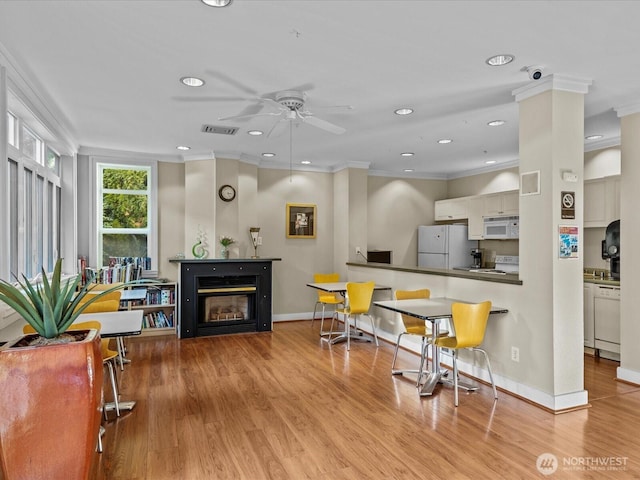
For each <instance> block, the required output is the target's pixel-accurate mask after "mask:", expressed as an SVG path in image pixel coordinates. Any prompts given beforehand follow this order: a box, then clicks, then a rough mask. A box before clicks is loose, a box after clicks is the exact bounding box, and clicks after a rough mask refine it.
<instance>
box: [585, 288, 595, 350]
mask: <svg viewBox="0 0 640 480" xmlns="http://www.w3.org/2000/svg"><path fill="white" fill-rule="evenodd" d="M593 287H595V285H594V284H593V283H585V284H584V346H585V347H589V348H595V333H594V330H595V319H594V317H593Z"/></svg>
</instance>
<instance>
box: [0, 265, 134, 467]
mask: <svg viewBox="0 0 640 480" xmlns="http://www.w3.org/2000/svg"><path fill="white" fill-rule="evenodd" d="M61 272H62V260H61V259H58V260H57V262H56V265H55V268H54V271H53V275H52V277H51V279H50V280H49V279H48V278H47V275H46V273H45V271H44V269H43V270H42V283H41V284H33V283H31V282H29V280H28V279H27V278H26V277H24V276H23V278H24V281H23V282H18V285H17V286H16V285H12V284H11V283H8V282H6V281H4V280H0V301H2V302H3V303H6V304H7V305H9V306H10V307H11V308H13V309H14V310H15V311H16V312H17V313H18V314H19V315H21V316H22V318H24V320H25V321H26V322H27V323H28V324H29V325H31V326H32V327H33V328H34V329H35V330H36V332H37V334H31V335H25V336H23V337H20V338H18V339H17V340H14V341H12V342H9V343H8V344H6V345H4V346H3V347H2V348H0V467H1V468H2V474H3V478H4V479H5V480H12V479H48V480H49V479H65V480H76V479H78V480H80V479H82V480H84V479H86V478H88V475H89V473H90V470H91V462H92V459H93V452H94V451H95V448H96V444H97V440H98V434H99V429H100V417H101V409H102V356H101V351H100V334H99V332H97V331H96V330H79V331H73V332H67V329H68V328H69V327H70V326H71V324H72V323H73V322H74V321H75V320H76V319H77V317H78V315H80V314H81V313H82V312H83V311H84V310H85V308H87V307H88V306H89V305H90V304H91V303H93V302H94V301H96V300H98V299H100V298H101V297H102V296H103V295H105V294H107V293H109V292H111V291H114V290H117V289H118V288H122V286H123V284H120V285H118V286H115V287H113V288H110V289H107V290H104V291H103V292H101V293H99V294H91V297H92V298H90V299H88V300H87V301H86V302H84V303H83V298H84V297H85V296H86V295H87V294H88V293H89V288H88V286H87V285H85V286H84V287H82V288H81V289H80V290H78V286H79V283H80V280H81V278H80V275H77V276H76V278H75V279H68V280H62V278H61V277H62V273H61Z"/></svg>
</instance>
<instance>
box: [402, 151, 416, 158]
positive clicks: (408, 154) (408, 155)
mask: <svg viewBox="0 0 640 480" xmlns="http://www.w3.org/2000/svg"><path fill="white" fill-rule="evenodd" d="M414 155H415V153H413V152H402V153H401V154H400V156H401V157H413V156H414Z"/></svg>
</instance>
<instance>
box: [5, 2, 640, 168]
mask: <svg viewBox="0 0 640 480" xmlns="http://www.w3.org/2000/svg"><path fill="white" fill-rule="evenodd" d="M639 20H640V2H630V1H584V2H578V1H527V2H522V1H509V2H506V1H419V0H410V1H401V0H393V1H383V0H370V1H364V0H352V1H349V0H341V1H337V0H336V1H332V0H305V1H292V0H287V1H278V0H270V1H266V0H235V1H234V2H233V4H232V5H231V6H230V7H228V8H224V9H221V8H211V7H207V6H205V5H203V4H202V3H201V2H200V1H199V0H175V1H171V0H160V1H152V0H131V1H112V0H108V1H100V0H93V1H76V0H68V1H56V0H46V1H35V0H31V1H22V0H20V1H11V0H2V1H0V44H1V45H0V53H2V52H4V54H5V56H7V57H8V58H9V59H11V61H12V62H13V63H15V64H16V67H17V68H18V71H19V72H21V73H22V75H24V76H25V77H26V78H28V79H29V82H30V83H31V84H32V87H33V88H34V89H35V91H36V92H38V96H39V98H40V100H43V101H44V102H45V103H48V104H49V109H50V112H52V114H54V115H55V116H56V118H57V120H58V121H59V122H60V124H61V125H62V126H63V127H64V129H65V130H66V131H67V132H68V133H69V135H70V137H71V138H72V139H73V142H74V143H75V144H76V146H77V147H79V148H81V149H82V151H84V152H90V151H96V149H107V150H118V151H128V152H138V153H144V154H153V155H158V157H159V158H163V159H171V158H175V159H181V158H182V157H181V155H180V152H178V151H177V150H176V146H177V145H189V146H191V150H190V151H189V152H188V155H187V156H186V157H185V158H186V159H189V158H204V157H207V156H210V154H211V152H214V154H215V156H216V157H225V158H239V159H242V160H245V161H250V162H255V163H259V164H260V165H265V166H272V167H278V166H279V167H282V168H289V162H290V161H292V162H293V164H294V168H295V167H296V166H298V165H299V162H300V161H301V160H309V161H311V162H312V164H311V167H307V168H318V169H322V170H333V169H337V168H340V167H341V166H344V165H346V164H349V163H352V164H353V163H355V162H365V163H364V164H369V168H370V169H371V170H373V171H377V172H381V173H382V172H386V173H390V174H397V175H399V176H401V175H403V169H405V168H413V169H415V171H414V173H411V174H404V175H413V176H420V177H431V178H451V177H456V176H462V175H466V174H469V173H475V172H478V171H482V170H483V169H487V168H488V167H487V166H486V165H485V161H486V160H496V162H497V163H496V165H495V166H493V167H490V168H504V166H507V165H515V164H517V159H518V106H517V104H516V103H515V100H514V97H513V95H512V92H513V90H514V89H516V88H519V87H521V86H523V85H526V84H527V83H528V82H531V80H530V79H529V77H528V75H527V73H526V72H523V71H522V68H523V67H526V66H528V65H541V66H543V67H544V70H543V71H544V75H548V74H563V75H570V76H576V77H582V78H586V79H590V80H592V81H593V84H592V85H591V87H590V88H589V93H588V94H587V95H586V96H585V135H589V134H594V133H599V134H602V135H604V138H603V139H602V140H600V141H597V142H596V145H605V144H616V143H618V142H619V122H618V118H617V115H616V113H615V111H614V108H617V107H623V106H627V105H629V104H632V103H636V102H638V100H639V99H640V82H639V81H638V79H639V78H640V61H638V55H637V51H636V50H635V49H636V48H638V45H639V44H640V29H638V21H639ZM2 47H4V48H2ZM501 53H510V54H513V55H515V57H516V59H515V61H514V62H513V63H511V64H510V65H507V66H504V67H489V66H488V65H486V64H485V60H486V59H487V58H488V57H490V56H492V55H495V54H501ZM185 75H194V76H199V77H201V78H203V79H204V80H205V81H206V84H205V85H204V86H203V87H200V88H188V87H185V86H183V85H182V84H181V83H180V82H179V78H180V77H182V76H185ZM297 86H303V87H304V86H306V87H310V86H312V87H313V88H309V89H308V90H307V94H308V99H307V104H306V108H307V109H308V110H310V111H311V112H313V113H314V114H315V115H316V116H317V117H319V118H322V119H324V120H327V121H329V122H331V123H334V124H336V125H339V126H342V127H344V128H345V129H346V133H344V134H343V135H334V134H331V133H328V132H326V131H324V130H321V129H319V128H315V127H313V126H311V125H309V124H296V126H295V127H294V128H293V129H292V141H291V142H290V140H291V139H290V138H289V131H288V130H285V132H284V133H283V134H282V135H280V136H271V137H267V135H266V134H265V135H263V136H260V137H253V136H250V135H247V133H246V132H247V130H249V129H261V130H264V131H265V132H267V131H269V129H270V128H271V126H272V125H273V123H274V122H275V121H276V117H273V116H259V117H254V118H251V119H248V120H235V121H225V122H222V121H220V120H218V119H219V118H222V117H227V116H232V115H236V114H239V113H241V112H244V111H246V110H245V108H252V106H254V105H258V104H259V103H258V102H256V101H255V100H254V99H255V98H256V97H263V96H268V95H273V93H274V92H277V91H280V90H287V89H292V88H294V87H297ZM51 99H54V103H53V104H52V103H51ZM332 105H351V106H353V109H352V110H347V109H331V108H323V107H327V106H332ZM403 106H410V107H412V108H414V109H415V113H414V114H413V115H409V116H404V117H401V116H397V115H394V113H393V111H394V109H396V108H398V107H403ZM272 111H273V110H271V109H270V108H268V107H267V108H265V109H263V110H262V113H265V112H272ZM495 119H502V120H506V122H507V123H506V125H504V126H502V127H488V126H487V125H486V124H487V122H489V121H491V120H495ZM203 124H213V125H221V126H235V127H239V129H240V130H239V131H238V133H236V134H235V135H234V136H223V135H216V134H209V133H202V132H201V126H202V125H203ZM440 138H451V139H452V140H453V142H452V143H451V144H448V145H440V144H438V143H437V140H438V139H440ZM593 144H594V142H589V141H586V142H585V148H586V149H587V150H589V149H592V148H593ZM290 148H291V151H292V156H291V157H290V153H291V152H290ZM263 152H273V153H275V154H276V157H274V158H273V159H270V160H268V161H267V160H265V159H263V158H262V157H261V154H262V153H263ZM401 152H414V153H415V155H414V156H413V157H411V158H405V157H401V156H400V153H401Z"/></svg>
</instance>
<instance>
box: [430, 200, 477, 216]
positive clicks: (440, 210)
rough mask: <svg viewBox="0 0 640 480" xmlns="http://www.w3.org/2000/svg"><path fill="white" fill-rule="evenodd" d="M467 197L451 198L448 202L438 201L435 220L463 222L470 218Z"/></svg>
mask: <svg viewBox="0 0 640 480" xmlns="http://www.w3.org/2000/svg"><path fill="white" fill-rule="evenodd" d="M467 202H468V198H467V197H460V198H449V199H447V200H437V201H436V202H435V208H434V213H435V219H436V220H437V221H440V220H461V219H464V218H468V217H469V212H468V210H467Z"/></svg>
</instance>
